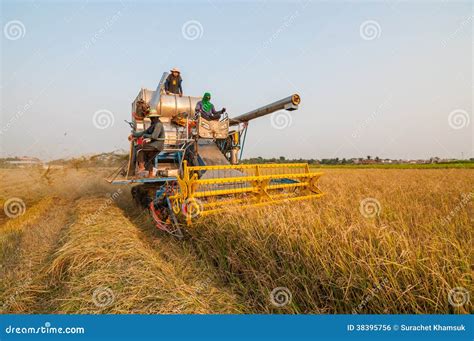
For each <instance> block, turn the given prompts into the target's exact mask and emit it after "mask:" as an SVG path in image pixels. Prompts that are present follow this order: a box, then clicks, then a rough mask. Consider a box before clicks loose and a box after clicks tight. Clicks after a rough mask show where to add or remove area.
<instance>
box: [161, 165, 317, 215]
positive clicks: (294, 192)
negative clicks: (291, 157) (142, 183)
mask: <svg viewBox="0 0 474 341" xmlns="http://www.w3.org/2000/svg"><path fill="white" fill-rule="evenodd" d="M322 175H323V173H321V172H311V170H310V168H309V165H308V164H307V163H289V164H244V165H213V166H188V165H187V163H186V161H183V172H182V175H181V176H180V178H179V179H178V185H179V188H178V189H177V191H176V193H174V194H173V195H171V196H170V197H169V198H170V200H171V201H172V202H176V201H177V202H186V201H189V200H193V201H198V202H199V206H200V212H199V216H207V215H210V214H213V213H217V212H219V211H222V210H224V209H226V208H228V207H239V208H247V207H260V206H264V205H270V204H276V203H281V202H292V201H299V200H310V199H314V198H319V197H321V196H322V195H323V193H322V192H321V191H320V190H319V188H318V187H317V182H318V180H319V178H320V177H321V176H322ZM173 207H174V206H173ZM192 218H196V217H195V215H193V217H192ZM186 220H187V222H188V224H190V223H191V219H190V218H189V215H188V216H187V219H186Z"/></svg>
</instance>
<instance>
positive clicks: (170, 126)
mask: <svg viewBox="0 0 474 341" xmlns="http://www.w3.org/2000/svg"><path fill="white" fill-rule="evenodd" d="M167 75H168V74H167V73H164V74H163V76H162V78H161V81H160V83H159V84H158V87H157V89H156V91H153V90H148V89H141V90H140V92H139V93H138V96H137V97H136V99H135V101H134V102H133V103H132V122H128V123H129V124H130V126H131V127H132V129H133V130H135V131H142V130H143V129H146V128H147V127H148V126H149V125H150V119H148V118H146V117H142V116H143V115H138V114H137V112H139V111H140V110H141V109H140V107H141V106H143V105H144V104H145V106H146V107H147V108H149V109H151V110H153V109H154V110H156V111H157V113H158V114H159V115H160V116H161V117H160V121H161V122H162V123H163V125H164V128H165V139H164V140H165V141H164V142H165V144H164V149H163V151H162V152H161V153H159V155H157V156H156V158H155V160H154V162H155V164H154V169H153V171H154V172H153V174H154V176H152V177H146V178H145V177H139V176H137V175H136V169H137V162H136V159H137V151H136V146H137V144H139V143H142V141H140V139H138V140H137V139H134V140H132V141H131V146H130V156H129V161H128V165H124V166H123V167H121V168H120V169H119V170H118V171H117V172H115V173H114V175H112V176H111V177H110V178H109V179H108V180H109V182H111V183H113V184H133V185H134V186H133V187H132V194H133V197H134V198H135V200H136V201H137V202H138V203H139V204H140V205H142V206H144V207H146V208H148V209H149V210H150V212H151V215H152V217H153V219H154V221H155V223H156V226H157V227H158V228H159V229H161V230H164V231H166V232H168V233H171V234H173V235H175V236H178V237H182V231H181V227H182V226H184V225H188V226H190V225H191V224H192V222H193V221H194V220H196V219H197V218H199V217H203V216H208V215H211V214H214V213H217V212H220V211H222V210H224V209H226V208H228V207H233V208H234V209H235V207H238V208H247V207H258V206H264V205H269V204H277V203H282V202H292V201H299V200H307V199H313V198H319V197H321V196H322V195H323V194H322V192H321V191H320V190H319V189H318V187H317V182H318V180H319V178H320V177H321V175H322V173H320V172H312V171H311V170H310V168H309V165H308V164H307V163H288V164H239V161H240V158H241V157H242V153H243V149H244V145H245V138H246V135H247V129H248V122H249V121H250V120H253V119H256V118H258V117H262V116H265V115H268V114H271V113H273V112H276V111H278V110H289V111H292V110H297V109H298V105H299V104H300V97H299V96H298V95H297V94H294V95H292V96H289V97H286V98H283V99H281V100H279V101H276V102H274V103H271V104H268V105H265V106H263V107H261V108H258V109H255V110H252V111H250V112H248V113H246V114H243V115H240V116H237V117H234V118H229V117H228V116H227V114H224V115H223V117H222V118H221V120H220V121H207V120H205V119H204V118H202V117H199V118H198V119H197V120H194V113H195V107H196V104H197V102H198V101H200V100H201V98H200V97H192V96H182V97H179V96H178V95H167V94H166V93H165V91H164V81H165V79H166V77H167Z"/></svg>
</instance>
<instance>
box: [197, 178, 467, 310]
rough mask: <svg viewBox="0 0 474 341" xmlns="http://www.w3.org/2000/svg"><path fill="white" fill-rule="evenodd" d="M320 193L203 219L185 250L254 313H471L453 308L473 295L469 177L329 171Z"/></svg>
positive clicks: (460, 305) (464, 306) (462, 308)
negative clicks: (315, 196) (190, 249)
mask: <svg viewBox="0 0 474 341" xmlns="http://www.w3.org/2000/svg"><path fill="white" fill-rule="evenodd" d="M448 184H449V185H448ZM322 187H323V190H324V191H325V192H326V196H325V197H324V198H323V199H322V200H320V201H315V202H313V203H305V204H298V205H294V204H291V205H288V206H277V207H271V208H267V209H260V210H244V211H242V212H229V213H227V214H223V215H221V216H218V217H214V218H209V219H206V220H204V221H203V222H202V223H201V224H200V225H199V226H196V227H195V228H192V229H190V233H191V234H192V237H193V238H192V241H191V244H192V245H193V246H194V248H195V249H196V250H198V252H199V253H200V254H201V256H202V257H203V258H204V259H207V260H208V262H209V263H210V264H214V265H215V266H216V267H217V269H218V270H219V272H220V273H221V274H222V278H223V280H226V281H228V282H229V284H230V286H232V287H234V288H236V289H238V290H239V293H240V294H241V295H242V296H243V297H244V298H245V299H246V301H247V302H248V303H249V304H250V305H252V306H253V309H254V311H257V312H263V313H267V312H274V313H277V312H284V313H469V312H472V311H473V305H472V299H471V302H463V304H459V305H458V306H457V305H456V304H452V301H453V300H454V299H457V300H462V299H463V297H466V296H465V295H464V296H462V292H461V293H459V292H458V293H456V292H455V291H454V292H453V290H456V289H455V288H461V289H460V290H465V291H464V292H471V293H472V292H473V289H474V284H473V283H474V281H473V280H474V278H473V268H472V264H473V260H474V251H473V248H472V245H474V231H473V229H472V223H473V221H474V219H473V218H474V215H473V211H472V205H473V199H474V193H473V192H472V190H473V189H474V172H472V171H471V170H455V171H449V172H448V171H439V170H394V171H390V170H357V171H344V170H342V171H341V170H339V171H338V170H334V171H328V172H327V174H326V176H325V177H324V179H323V183H322ZM277 288H279V289H277ZM274 290H275V291H274ZM272 291H273V293H274V296H273V297H271V292H272ZM290 297H291V299H290ZM450 299H451V302H450ZM280 303H282V304H280ZM455 303H456V302H455Z"/></svg>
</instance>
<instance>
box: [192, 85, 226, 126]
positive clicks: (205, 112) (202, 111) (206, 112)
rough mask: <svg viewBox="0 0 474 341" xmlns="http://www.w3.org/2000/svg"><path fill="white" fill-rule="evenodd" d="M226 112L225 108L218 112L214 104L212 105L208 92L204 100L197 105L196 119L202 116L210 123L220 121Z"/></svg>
mask: <svg viewBox="0 0 474 341" xmlns="http://www.w3.org/2000/svg"><path fill="white" fill-rule="evenodd" d="M225 110H226V109H225V108H222V110H219V111H217V110H216V109H215V108H214V104H212V103H211V94H210V93H209V92H206V93H204V96H202V100H200V101H199V102H198V103H197V104H196V118H198V117H199V116H201V117H203V118H204V119H206V120H208V121H218V120H219V119H220V118H221V115H222V114H223V113H225Z"/></svg>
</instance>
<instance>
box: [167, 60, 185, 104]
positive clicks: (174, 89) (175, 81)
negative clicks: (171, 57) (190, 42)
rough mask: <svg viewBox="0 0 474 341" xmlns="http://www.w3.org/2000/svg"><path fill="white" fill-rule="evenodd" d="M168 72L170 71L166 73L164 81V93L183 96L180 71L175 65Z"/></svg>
mask: <svg viewBox="0 0 474 341" xmlns="http://www.w3.org/2000/svg"><path fill="white" fill-rule="evenodd" d="M170 72H171V73H170V74H169V75H168V77H167V78H166V81H165V91H166V94H167V95H170V94H175V95H179V97H181V96H183V87H182V86H181V83H182V82H183V80H182V78H181V72H180V71H179V69H178V68H176V67H175V68H172V69H171V70H170Z"/></svg>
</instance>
